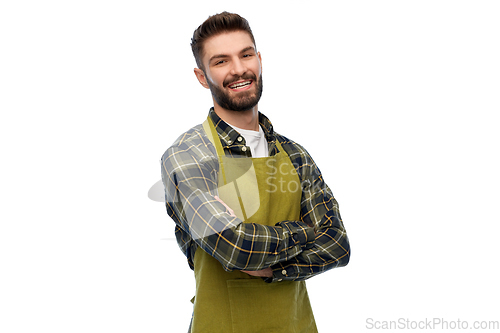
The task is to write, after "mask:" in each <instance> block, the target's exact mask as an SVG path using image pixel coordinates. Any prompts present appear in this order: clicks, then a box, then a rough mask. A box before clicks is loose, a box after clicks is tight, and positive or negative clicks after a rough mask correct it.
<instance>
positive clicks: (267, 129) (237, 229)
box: [161, 108, 350, 282]
mask: <svg viewBox="0 0 500 333" xmlns="http://www.w3.org/2000/svg"><path fill="white" fill-rule="evenodd" d="M209 116H210V117H211V119H212V121H213V123H214V125H215V128H216V130H217V133H218V134H219V138H220V140H221V143H222V146H223V148H224V152H225V154H226V156H230V157H234V158H242V157H251V152H250V149H242V148H243V147H245V140H244V139H243V140H241V139H240V140H241V141H238V138H239V137H240V135H239V133H238V132H236V130H234V129H233V128H232V127H231V126H230V125H228V124H227V123H226V122H224V121H223V120H222V119H220V118H219V116H218V115H217V114H216V113H215V112H214V110H213V108H212V109H210V112H209ZM259 123H260V125H261V126H262V128H263V130H264V133H265V136H266V139H267V141H268V145H269V156H273V155H275V154H276V153H277V152H278V148H277V147H276V145H275V140H279V142H280V143H281V145H282V147H283V149H284V150H285V151H286V152H287V154H288V155H289V157H290V160H291V162H292V164H293V165H294V166H295V168H296V170H297V173H298V175H299V177H300V180H301V185H302V199H301V207H300V221H282V222H279V223H277V224H276V225H275V226H266V225H262V224H257V223H242V221H241V220H240V219H238V218H236V217H232V216H231V215H230V214H229V212H228V211H227V209H226V207H225V206H224V205H223V204H222V203H220V202H219V201H217V200H216V199H215V198H214V196H216V195H218V191H217V185H218V172H219V162H218V158H217V153H216V151H215V147H214V146H213V144H212V143H211V142H210V141H209V139H208V137H207V135H206V133H205V131H204V130H203V127H202V126H201V125H197V126H195V127H193V128H191V129H190V130H188V131H187V132H185V133H184V134H182V135H181V136H180V137H179V138H178V139H177V140H176V141H175V142H174V144H173V145H172V146H171V147H170V148H168V149H167V151H166V152H165V154H163V156H162V159H161V165H162V180H163V184H164V186H165V199H166V207H167V213H168V214H169V215H170V217H171V218H172V219H173V220H174V221H175V235H176V238H177V243H178V245H179V247H180V249H181V251H182V252H183V253H184V254H185V256H186V257H187V260H188V264H189V266H190V268H191V269H193V267H194V266H193V260H194V254H195V251H196V249H197V248H198V247H201V248H202V249H203V250H205V251H206V252H207V253H208V254H210V255H211V256H213V257H214V258H215V259H217V260H218V261H219V262H220V263H221V264H222V267H223V268H224V269H225V270H226V271H232V270H235V269H237V270H248V271H252V270H260V269H264V268H266V267H271V268H272V270H273V277H272V278H266V279H264V280H265V281H266V282H275V281H282V280H297V281H298V280H305V279H308V278H310V277H312V276H315V275H317V274H319V273H322V272H325V271H327V270H329V269H331V268H335V267H342V266H345V265H347V263H348V262H349V255H350V246H349V240H348V238H347V235H346V232H345V229H344V225H343V223H342V219H341V217H340V213H339V209H338V204H337V201H336V200H335V198H334V197H333V195H332V193H331V191H330V189H329V188H328V186H327V185H326V184H325V183H324V181H323V178H322V176H321V172H320V171H319V169H318V167H317V166H316V164H315V163H314V161H313V160H312V158H311V156H310V155H309V154H308V152H307V151H306V150H305V149H304V148H303V147H302V146H300V145H299V144H297V143H295V142H293V141H291V140H289V139H287V138H286V137H284V136H282V135H279V134H278V133H276V132H274V130H273V127H272V124H271V122H270V121H269V119H267V118H266V117H265V116H264V115H263V114H262V113H259Z"/></svg>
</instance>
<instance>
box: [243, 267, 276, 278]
mask: <svg viewBox="0 0 500 333" xmlns="http://www.w3.org/2000/svg"><path fill="white" fill-rule="evenodd" d="M242 272H243V273H247V274H248V275H252V276H261V277H272V276H273V270H272V269H271V267H268V268H264V269H261V270H260V271H242Z"/></svg>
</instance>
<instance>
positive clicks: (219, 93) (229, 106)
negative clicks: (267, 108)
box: [205, 74, 263, 111]
mask: <svg viewBox="0 0 500 333" xmlns="http://www.w3.org/2000/svg"><path fill="white" fill-rule="evenodd" d="M205 77H206V74H205ZM242 79H244V80H253V82H254V83H255V85H256V93H255V95H244V96H240V97H237V98H234V97H233V98H231V97H230V96H229V94H227V93H226V92H225V91H224V90H222V89H221V88H219V87H218V86H215V85H213V84H212V83H211V82H210V80H207V83H208V86H209V87H210V91H211V93H212V96H213V98H214V100H215V101H216V102H217V104H219V105H220V106H221V107H223V108H224V109H226V110H231V111H247V110H250V109H251V108H253V107H254V106H255V105H257V103H259V100H260V97H261V96H262V88H263V87H262V74H261V75H260V77H259V80H256V77H255V75H244V76H243V77H242ZM232 82H234V80H232V81H231V82H224V83H223V85H224V87H227V86H228V85H229V84H231V83H232ZM249 94H250V93H249ZM242 95H243V94H242Z"/></svg>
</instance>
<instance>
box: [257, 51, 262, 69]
mask: <svg viewBox="0 0 500 333" xmlns="http://www.w3.org/2000/svg"><path fill="white" fill-rule="evenodd" d="M257 56H258V57H259V61H260V72H261V73H262V57H261V56H260V52H257Z"/></svg>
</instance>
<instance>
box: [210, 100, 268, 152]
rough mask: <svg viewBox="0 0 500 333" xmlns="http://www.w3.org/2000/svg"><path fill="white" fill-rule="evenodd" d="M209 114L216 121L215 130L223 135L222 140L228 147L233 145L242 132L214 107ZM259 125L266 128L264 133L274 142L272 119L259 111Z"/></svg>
mask: <svg viewBox="0 0 500 333" xmlns="http://www.w3.org/2000/svg"><path fill="white" fill-rule="evenodd" d="M208 115H209V117H210V118H211V119H212V122H213V123H214V126H215V130H216V131H217V133H218V134H219V136H220V137H221V139H222V141H223V142H224V143H225V144H226V147H227V146H231V145H232V144H234V143H235V142H237V139H238V137H239V136H240V134H239V133H238V132H237V131H236V130H235V129H234V128H232V127H231V125H229V124H228V123H226V122H225V121H224V120H222V119H221V118H220V117H219V116H218V115H217V113H215V110H214V108H213V107H212V108H210V111H209V113H208ZM259 125H261V126H262V129H263V130H264V135H265V136H266V140H267V142H274V140H275V135H274V129H273V125H272V124H271V121H270V120H269V119H268V118H267V117H266V116H265V115H264V114H262V113H260V112H259Z"/></svg>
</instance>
